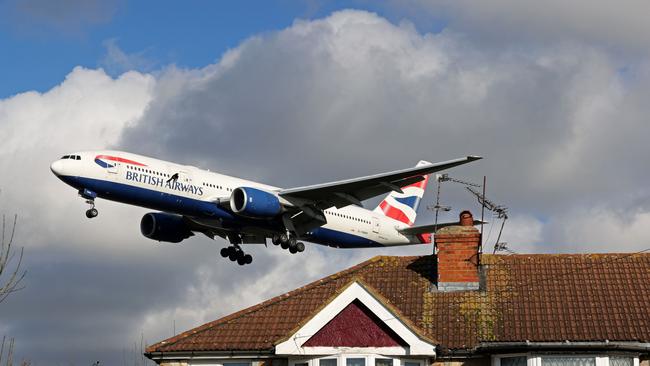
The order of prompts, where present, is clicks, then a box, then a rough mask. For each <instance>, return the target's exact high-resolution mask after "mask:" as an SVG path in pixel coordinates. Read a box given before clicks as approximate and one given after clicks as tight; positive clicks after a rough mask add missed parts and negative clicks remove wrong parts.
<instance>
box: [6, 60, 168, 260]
mask: <svg viewBox="0 0 650 366" xmlns="http://www.w3.org/2000/svg"><path fill="white" fill-rule="evenodd" d="M154 86H155V80H154V78H153V77H152V76H150V75H144V74H140V73H137V72H128V73H125V74H122V75H121V76H120V77H119V78H117V79H112V78H110V77H109V76H107V75H106V74H105V73H104V72H103V71H102V70H88V69H84V68H80V67H78V68H75V69H74V70H73V71H72V72H71V73H70V74H69V75H68V76H67V77H66V79H65V81H63V82H62V83H61V85H59V86H57V87H55V88H53V89H52V90H50V91H48V92H46V93H43V94H41V93H36V92H28V93H22V94H18V95H15V96H13V97H10V98H7V99H4V100H0V125H2V126H3V128H2V129H0V141H2V144H1V145H0V154H1V155H2V156H3V157H4V158H3V159H1V160H0V171H3V172H11V174H3V175H2V178H1V179H0V187H2V191H3V194H2V196H0V200H1V201H0V202H2V208H3V210H4V211H5V212H7V211H8V212H15V213H17V214H18V215H19V217H20V222H21V224H20V226H19V230H20V232H21V233H22V234H23V236H22V240H23V242H29V244H28V246H29V247H30V248H37V247H41V246H47V245H50V243H67V245H71V246H86V245H87V243H86V241H87V240H88V238H92V237H93V233H96V226H97V225H93V224H95V223H89V222H84V224H85V225H79V221H78V220H72V219H71V216H70V215H71V214H72V213H73V212H74V213H76V214H78V217H79V218H81V217H82V216H83V210H84V208H83V207H84V204H83V202H82V200H81V199H80V198H77V197H76V192H75V191H74V189H72V188H70V187H68V186H66V185H65V184H63V183H62V182H60V181H59V180H58V179H57V178H56V177H55V176H54V175H53V174H52V172H51V171H50V169H49V166H50V164H51V163H52V162H53V161H54V160H56V159H58V158H59V157H60V156H61V155H63V154H65V153H69V152H73V151H83V150H93V149H98V148H103V147H106V146H110V145H112V144H115V143H116V142H117V140H118V138H119V136H120V133H121V132H122V130H123V129H124V128H125V127H126V126H128V125H129V124H133V123H135V122H136V121H137V120H138V119H139V118H140V117H141V116H142V115H143V113H144V111H145V109H146V107H147V105H148V103H149V101H150V100H151V93H152V90H153V88H154ZM129 217H133V216H132V215H131V216H129ZM109 222H113V223H116V222H119V221H117V220H113V221H109ZM104 223H105V222H104ZM98 225H99V224H98ZM94 226H95V227H94ZM71 233H74V234H76V235H70V234H71ZM113 233H115V234H117V235H120V234H122V233H123V231H122V230H119V229H117V230H114V231H113ZM124 238H125V237H123V236H122V237H121V239H124ZM111 240H114V241H116V242H122V241H123V240H115V238H112V239H111ZM106 241H107V242H109V241H110V240H108V239H106ZM26 245H27V244H26Z"/></svg>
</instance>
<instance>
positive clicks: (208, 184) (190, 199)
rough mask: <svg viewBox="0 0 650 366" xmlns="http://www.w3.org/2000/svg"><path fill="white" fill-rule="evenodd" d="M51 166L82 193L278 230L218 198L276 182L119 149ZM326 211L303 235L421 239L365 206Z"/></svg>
mask: <svg viewBox="0 0 650 366" xmlns="http://www.w3.org/2000/svg"><path fill="white" fill-rule="evenodd" d="M70 156H72V158H70ZM51 169H52V171H53V172H54V173H55V174H56V175H57V176H58V177H59V178H60V179H61V180H63V181H64V182H66V183H67V184H69V185H71V186H73V187H75V188H77V189H78V190H79V191H80V194H82V195H83V190H84V189H85V190H88V191H89V192H91V193H96V195H97V197H100V198H105V199H109V200H114V201H118V202H122V203H127V204H132V205H137V206H142V207H147V208H151V209H154V210H159V211H164V212H168V213H173V214H178V215H184V216H187V217H190V218H196V219H205V220H210V219H215V220H217V221H219V222H225V223H229V224H230V225H242V227H243V226H246V227H251V226H255V225H257V222H258V221H259V225H261V226H264V228H265V229H268V230H274V226H273V225H274V223H273V222H269V220H257V221H256V220H255V219H251V218H246V217H240V216H238V215H237V214H234V213H233V212H232V211H229V210H227V209H224V208H223V207H222V206H219V203H220V202H225V201H226V200H228V199H229V198H230V196H231V194H232V192H233V190H234V189H236V188H238V187H252V188H258V189H261V190H265V191H268V192H278V191H279V190H280V188H278V187H273V186H270V185H266V184H261V183H257V182H253V181H250V180H245V179H240V178H236V177H232V176H228V175H224V174H219V173H216V172H211V171H209V170H203V169H199V168H196V167H193V166H187V165H180V164H176V163H172V162H167V161H163V160H158V159H153V158H149V157H145V156H141V155H136V154H132V153H127V152H121V151H89V152H80V153H73V154H70V155H69V156H68V158H66V159H60V160H57V161H55V162H54V163H53V164H52V167H51ZM176 174H177V177H174V175H176ZM173 178H176V179H173ZM283 203H286V202H283ZM324 213H325V217H326V220H327V223H326V224H325V225H323V226H321V227H319V228H316V229H314V230H312V231H309V232H307V233H306V234H305V235H303V239H304V240H307V241H311V242H315V243H319V244H324V245H329V246H334V247H342V248H345V247H372V246H392V245H408V244H419V243H421V242H420V241H418V240H417V238H414V237H411V236H406V235H403V234H401V233H400V232H399V231H398V229H401V228H404V227H406V226H407V225H406V224H404V223H402V222H400V221H397V220H394V219H392V218H389V217H386V216H383V215H381V214H378V213H377V212H373V211H370V210H367V209H365V208H362V207H358V206H346V207H343V208H340V209H336V208H329V209H327V210H325V211H324ZM278 230H279V229H278Z"/></svg>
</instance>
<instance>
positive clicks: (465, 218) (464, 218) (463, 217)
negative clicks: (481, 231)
mask: <svg viewBox="0 0 650 366" xmlns="http://www.w3.org/2000/svg"><path fill="white" fill-rule="evenodd" d="M459 221H460V226H474V217H473V216H472V213H471V212H469V211H463V212H461V213H460V219H459Z"/></svg>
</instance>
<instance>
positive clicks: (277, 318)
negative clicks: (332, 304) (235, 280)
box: [147, 254, 650, 353]
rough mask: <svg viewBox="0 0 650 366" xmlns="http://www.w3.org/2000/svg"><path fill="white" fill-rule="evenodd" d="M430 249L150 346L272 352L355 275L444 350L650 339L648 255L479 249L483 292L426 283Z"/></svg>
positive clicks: (376, 261)
mask: <svg viewBox="0 0 650 366" xmlns="http://www.w3.org/2000/svg"><path fill="white" fill-rule="evenodd" d="M432 263H433V257H432V256H423V257H388V256H380V257H375V258H372V259H370V260H368V261H366V262H363V263H361V264H359V265H357V266H354V267H352V268H349V269H347V270H345V271H342V272H339V273H336V274H334V275H331V276H329V277H326V278H323V279H321V280H318V281H316V282H313V283H311V284H309V285H307V286H304V287H301V288H299V289H296V290H294V291H291V292H289V293H286V294H284V295H281V296H278V297H275V298H273V299H270V300H268V301H265V302H263V303H261V304H258V305H255V306H253V307H250V308H248V309H245V310H242V311H239V312H237V313H234V314H231V315H229V316H227V317H224V318H221V319H219V320H216V321H213V322H211V323H208V324H205V325H202V326H200V327H198V328H195V329H192V330H190V331H187V332H185V333H182V334H179V335H177V336H175V337H173V338H170V339H167V340H165V341H163V342H160V343H157V344H154V345H152V346H150V347H149V348H147V352H148V353H152V352H176V351H194V352H198V351H256V352H260V351H272V350H273V347H274V345H275V344H276V343H277V342H279V341H281V340H283V339H286V337H288V336H289V335H290V334H292V333H293V332H295V331H296V330H297V329H298V328H299V327H300V326H301V325H302V324H304V323H305V322H306V321H307V320H309V319H310V318H311V317H312V316H313V315H315V314H316V313H317V312H318V310H319V309H320V308H322V307H323V306H324V305H325V304H327V303H328V302H329V301H330V300H331V299H332V298H334V297H335V296H336V295H337V294H338V292H339V291H341V290H342V289H343V288H344V287H345V286H346V285H347V284H349V283H350V282H351V281H353V280H355V279H360V280H361V281H363V283H364V285H366V286H369V287H370V288H371V289H372V290H374V291H376V292H377V293H378V294H380V295H381V296H383V298H384V299H385V300H384V301H388V302H389V304H387V305H389V306H392V307H394V308H396V309H397V310H399V312H401V313H402V314H403V315H404V316H406V317H407V318H408V320H409V321H410V322H411V323H412V324H414V325H415V326H416V327H417V328H418V329H420V330H421V331H423V332H424V335H425V336H427V337H429V338H431V339H433V340H435V341H436V342H437V343H438V344H439V345H440V346H441V347H442V348H443V349H471V348H473V347H475V346H476V345H478V344H479V343H480V342H510V341H527V340H528V341H531V342H553V341H565V340H571V341H604V340H610V341H642V342H648V341H650V254H632V255H630V254H575V255H574V254H571V255H565V254H562V255H545V254H538V255H483V256H482V264H483V269H482V270H483V273H484V287H483V289H484V290H481V291H464V292H438V291H436V290H435V289H433V290H432V289H431V286H430V283H431V281H430V279H431V276H432V271H431V266H432Z"/></svg>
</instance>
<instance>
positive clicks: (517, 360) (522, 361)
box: [501, 356, 526, 366]
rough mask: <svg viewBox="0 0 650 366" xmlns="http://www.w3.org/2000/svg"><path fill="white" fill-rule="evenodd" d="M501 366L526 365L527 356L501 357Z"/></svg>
mask: <svg viewBox="0 0 650 366" xmlns="http://www.w3.org/2000/svg"><path fill="white" fill-rule="evenodd" d="M501 366H526V356H517V357H501Z"/></svg>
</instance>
